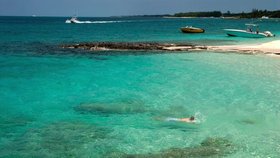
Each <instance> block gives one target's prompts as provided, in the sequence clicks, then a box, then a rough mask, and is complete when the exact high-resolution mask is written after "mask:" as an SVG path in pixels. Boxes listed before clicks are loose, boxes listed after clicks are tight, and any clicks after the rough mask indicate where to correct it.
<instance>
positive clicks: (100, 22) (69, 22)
mask: <svg viewBox="0 0 280 158" xmlns="http://www.w3.org/2000/svg"><path fill="white" fill-rule="evenodd" d="M121 22H128V21H79V20H76V21H75V22H73V21H71V20H66V21H65V23H67V24H71V23H75V24H106V23H121Z"/></svg>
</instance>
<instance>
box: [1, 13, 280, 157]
mask: <svg viewBox="0 0 280 158" xmlns="http://www.w3.org/2000/svg"><path fill="white" fill-rule="evenodd" d="M65 20H66V18H50V17H34V18H32V17H0V157H128V156H135V157H137V156H139V157H151V156H154V157H167V156H168V155H169V154H176V153H177V154H181V155H183V157H184V156H186V155H188V156H190V157H202V156H203V155H204V156H205V155H206V156H208V157H275V158H276V157H279V155H280V144H279V142H280V135H279V133H280V121H279V117H280V113H279V112H280V111H279V109H280V104H279V102H280V100H279V93H280V84H279V79H280V62H279V58H272V57H269V56H264V55H241V54H226V53H214V52H201V53H194V52H173V53H166V52H157V53H153V52H144V53H143V52H121V51H119V52H106V53H104V52H98V53H93V52H85V51H70V50H63V49H61V48H60V45H61V44H65V43H78V42H85V41H153V42H182V43H185V42H186V43H194V44H207V45H221V44H244V43H253V42H254V43H261V42H265V41H271V40H276V39H279V37H277V36H276V37H275V38H267V39H242V38H231V37H227V36H226V35H225V33H224V32H223V30H222V29H225V28H239V29H243V28H244V24H245V23H249V22H255V23H258V24H260V26H261V27H260V28H261V30H270V31H271V32H273V33H275V34H276V35H280V29H279V28H280V21H279V19H269V20H262V21H260V20H256V19H255V20H249V19H242V20H236V19H215V18H205V19H196V18H195V19H165V18H80V20H90V21H99V23H93V24H79V25H72V24H65V23H64V22H65ZM185 25H192V26H197V27H202V28H205V29H206V33H204V34H192V35H189V34H182V33H181V32H180V31H179V28H180V27H182V26H185ZM191 115H195V117H196V118H197V121H198V122H197V123H196V124H186V123H180V122H166V121H165V118H167V117H176V118H182V117H189V116H191ZM205 140H208V141H209V140H210V141H209V142H210V143H209V142H208V144H210V145H208V146H203V144H204V145H205V143H202V142H205ZM211 140H212V141H211ZM172 149H173V150H172ZM149 154H150V155H149ZM177 156H178V155H177Z"/></svg>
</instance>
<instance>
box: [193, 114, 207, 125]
mask: <svg viewBox="0 0 280 158" xmlns="http://www.w3.org/2000/svg"><path fill="white" fill-rule="evenodd" d="M194 118H195V122H196V123H198V124H199V123H203V122H205V121H206V117H205V116H204V115H203V114H201V113H200V112H195V114H194Z"/></svg>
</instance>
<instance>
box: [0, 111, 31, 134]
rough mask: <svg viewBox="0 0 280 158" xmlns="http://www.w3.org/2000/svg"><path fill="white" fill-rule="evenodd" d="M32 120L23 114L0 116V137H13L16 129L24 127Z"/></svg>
mask: <svg viewBox="0 0 280 158" xmlns="http://www.w3.org/2000/svg"><path fill="white" fill-rule="evenodd" d="M32 122H33V119H32V118H30V117H27V116H23V115H22V116H16V117H9V116H6V117H4V116H0V129H1V130H0V138H1V137H7V138H9V137H13V136H14V135H17V134H18V132H17V130H18V129H20V128H22V127H25V126H27V125H28V124H30V123H32Z"/></svg>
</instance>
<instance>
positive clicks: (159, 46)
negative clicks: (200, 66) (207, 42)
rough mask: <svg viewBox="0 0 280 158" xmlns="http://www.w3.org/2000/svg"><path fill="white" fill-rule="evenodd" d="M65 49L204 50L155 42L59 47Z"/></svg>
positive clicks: (191, 45) (193, 46) (97, 43)
mask: <svg viewBox="0 0 280 158" xmlns="http://www.w3.org/2000/svg"><path fill="white" fill-rule="evenodd" d="M61 47H62V48H67V49H84V50H90V51H106V50H164V51H188V50H205V49H207V48H206V47H205V46H195V45H193V44H179V43H177V44H174V43H156V42H92V43H79V44H65V45H62V46H61Z"/></svg>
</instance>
